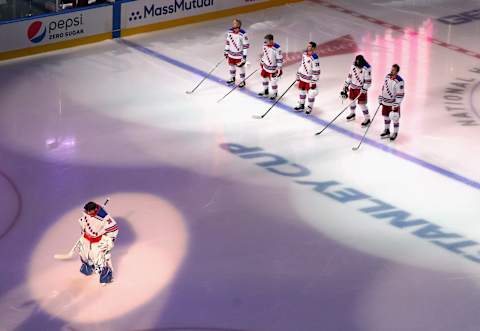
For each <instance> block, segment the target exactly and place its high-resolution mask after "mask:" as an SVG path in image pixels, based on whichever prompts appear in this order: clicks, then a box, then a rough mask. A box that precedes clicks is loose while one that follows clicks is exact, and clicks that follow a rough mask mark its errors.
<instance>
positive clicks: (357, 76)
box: [345, 63, 372, 91]
mask: <svg viewBox="0 0 480 331" xmlns="http://www.w3.org/2000/svg"><path fill="white" fill-rule="evenodd" d="M371 85H372V68H371V67H370V65H369V64H368V63H367V64H366V65H365V66H364V67H363V68H358V67H356V66H355V65H352V67H351V68H350V72H349V73H348V76H347V79H346V80H345V86H347V87H349V88H352V89H364V90H365V91H366V90H368V89H369V88H370V86H371Z"/></svg>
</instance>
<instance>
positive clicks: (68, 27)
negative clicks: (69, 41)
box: [27, 13, 85, 44]
mask: <svg viewBox="0 0 480 331" xmlns="http://www.w3.org/2000/svg"><path fill="white" fill-rule="evenodd" d="M82 26H83V14H82V13H80V14H79V15H78V16H76V17H73V18H67V19H59V20H51V21H50V22H48V25H46V24H44V23H43V22H41V21H35V22H33V23H32V24H30V26H29V27H28V29H27V36H28V39H29V40H30V41H31V42H32V43H34V44H37V43H40V42H42V41H43V40H44V39H45V37H47V38H48V39H49V40H55V39H62V38H65V37H73V36H77V35H81V34H84V33H85V31H84V30H83V27H82ZM47 32H48V33H47Z"/></svg>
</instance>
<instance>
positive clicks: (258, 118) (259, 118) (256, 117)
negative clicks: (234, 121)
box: [252, 115, 263, 120]
mask: <svg viewBox="0 0 480 331" xmlns="http://www.w3.org/2000/svg"><path fill="white" fill-rule="evenodd" d="M252 118H254V119H256V120H261V119H262V118H263V117H262V116H260V115H253V116H252Z"/></svg>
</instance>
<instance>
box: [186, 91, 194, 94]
mask: <svg viewBox="0 0 480 331" xmlns="http://www.w3.org/2000/svg"><path fill="white" fill-rule="evenodd" d="M185 93H187V94H192V93H193V91H185Z"/></svg>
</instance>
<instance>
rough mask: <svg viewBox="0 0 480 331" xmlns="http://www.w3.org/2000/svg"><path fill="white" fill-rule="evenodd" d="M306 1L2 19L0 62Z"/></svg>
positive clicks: (209, 2) (146, 2)
mask: <svg viewBox="0 0 480 331" xmlns="http://www.w3.org/2000/svg"><path fill="white" fill-rule="evenodd" d="M300 1H302V0H293V1H288V0H255V1H251V0H244V1H238V0H222V1H219V0H189V1H185V0H169V1H162V2H159V1H153V0H140V1H130V2H124V3H116V4H113V5H110V4H107V5H100V6H95V7H89V8H87V9H81V10H70V11H67V12H62V13H59V14H57V13H55V14H47V15H42V16H35V17H29V18H21V19H18V20H13V21H7V22H3V23H0V36H1V37H0V60H7V59H13V58H17V57H23V56H28V55H34V54H38V53H44V52H49V51H54V50H59V49H64V48H69V47H75V46H80V45H84V44H89V43H94V42H98V41H102V40H106V39H111V38H116V37H119V36H120V35H122V36H129V35H133V34H137V33H144V32H150V31H154V30H159V29H166V28H172V27H176V26H179V25H185V24H192V23H198V22H202V21H208V20H213V19H217V18H220V17H225V16H231V15H236V14H242V13H248V12H252V11H257V10H262V9H266V8H269V7H274V6H279V5H283V4H286V3H292V2H300Z"/></svg>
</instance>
